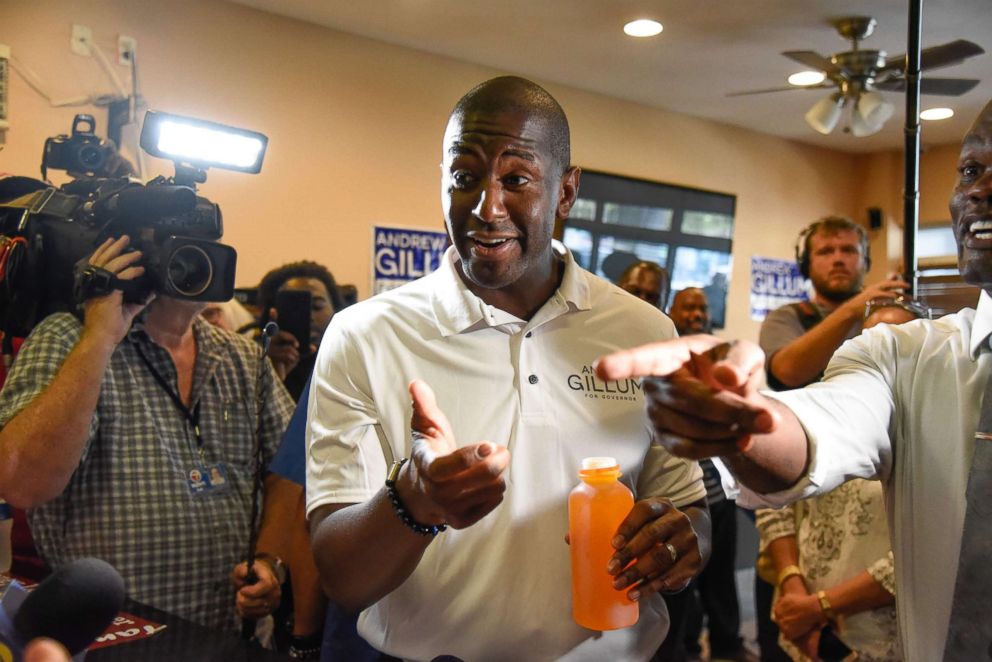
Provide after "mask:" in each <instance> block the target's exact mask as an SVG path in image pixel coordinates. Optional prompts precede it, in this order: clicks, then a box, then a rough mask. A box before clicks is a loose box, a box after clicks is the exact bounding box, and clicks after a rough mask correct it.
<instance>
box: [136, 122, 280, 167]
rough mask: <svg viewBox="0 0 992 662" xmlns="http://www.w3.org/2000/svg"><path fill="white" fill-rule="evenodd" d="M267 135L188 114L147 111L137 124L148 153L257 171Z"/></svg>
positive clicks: (202, 163) (143, 145)
mask: <svg viewBox="0 0 992 662" xmlns="http://www.w3.org/2000/svg"><path fill="white" fill-rule="evenodd" d="M267 145H268V138H267V137H266V136H265V135H264V134H261V133H258V132H256V131H249V130H247V129H237V128H234V127H230V126H225V125H223V124H217V123H215V122H207V121H204V120H198V119H194V118H191V117H182V116H180V115H170V114H168V113H159V112H154V111H148V112H147V113H145V121H144V124H143V125H142V128H141V147H142V149H144V150H145V151H146V152H148V153H149V154H151V155H152V156H158V157H161V158H166V159H171V160H173V161H177V162H180V163H188V164H190V165H195V166H206V167H211V166H212V167H217V168H225V169H227V170H239V171H242V172H251V173H257V172H259V171H260V170H261V169H262V159H263V157H264V156H265V148H266V146H267Z"/></svg>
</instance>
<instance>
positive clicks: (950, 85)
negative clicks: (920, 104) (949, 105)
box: [875, 78, 981, 97]
mask: <svg viewBox="0 0 992 662" xmlns="http://www.w3.org/2000/svg"><path fill="white" fill-rule="evenodd" d="M980 82H981V81H978V80H975V79H974V78H921V79H920V94H936V95H940V96H945V97H959V96H961V95H962V94H965V93H967V92H970V91H971V90H972V89H974V87H975V86H976V85H978V83H980ZM875 87H876V88H878V89H880V90H886V91H889V92H903V91H905V90H906V79H905V78H894V79H892V80H887V81H884V82H881V83H876V84H875Z"/></svg>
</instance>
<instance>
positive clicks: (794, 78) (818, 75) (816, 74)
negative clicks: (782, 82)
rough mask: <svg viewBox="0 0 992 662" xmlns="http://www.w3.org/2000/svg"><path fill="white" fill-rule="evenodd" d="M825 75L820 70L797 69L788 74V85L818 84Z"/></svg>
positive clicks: (806, 85) (804, 85) (805, 85)
mask: <svg viewBox="0 0 992 662" xmlns="http://www.w3.org/2000/svg"><path fill="white" fill-rule="evenodd" d="M826 77H827V75H826V74H825V73H823V72H822V71H799V72H797V73H794V74H792V75H791V76H789V85H797V86H799V87H808V86H810V85H819V84H820V83H822V82H823V81H824V79H826Z"/></svg>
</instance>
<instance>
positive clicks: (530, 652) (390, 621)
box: [307, 77, 709, 662]
mask: <svg viewBox="0 0 992 662" xmlns="http://www.w3.org/2000/svg"><path fill="white" fill-rule="evenodd" d="M569 158H570V157H569V135H568V123H567V120H566V119H565V115H564V112H563V111H562V110H561V107H560V106H559V105H558V103H557V102H556V101H555V100H554V99H553V98H552V97H551V95H549V94H548V93H547V92H546V91H545V90H543V89H542V88H540V87H539V86H537V85H535V84H534V83H531V82H530V81H526V80H524V79H520V78H514V77H504V78H497V79H494V80H491V81H487V82H486V83H483V84H481V85H480V86H478V87H476V88H475V89H474V90H472V91H471V92H469V93H468V94H467V95H466V96H465V97H463V98H462V100H461V101H460V102H459V103H458V104H457V105H456V106H455V109H454V111H453V112H452V114H451V117H450V119H449V122H448V126H447V130H446V132H445V136H444V154H443V163H442V191H441V192H442V195H441V197H442V203H443V207H444V214H445V220H446V225H447V230H448V234H449V236H450V237H451V240H452V243H453V246H452V248H451V249H449V250H448V252H447V253H446V254H445V258H444V260H443V261H442V265H441V266H440V268H439V269H438V270H437V271H435V272H434V273H432V274H430V275H428V276H426V277H424V278H422V279H420V280H419V281H416V282H414V283H411V284H409V285H406V286H404V287H401V288H398V289H396V290H393V291H391V292H388V293H385V294H381V295H379V296H376V297H373V298H372V299H369V300H368V301H365V302H363V303H360V304H358V305H355V306H352V307H350V308H347V309H345V310H344V311H341V312H340V313H338V315H336V316H335V318H334V320H333V321H332V322H331V326H330V327H329V329H328V332H327V334H326V335H325V337H324V340H323V342H322V344H321V347H320V352H319V355H318V359H317V366H316V371H315V375H314V382H313V388H312V391H311V395H310V418H309V425H308V428H309V429H308V442H309V451H308V472H307V511H308V516H309V518H310V522H311V530H312V533H313V548H314V554H315V557H316V559H317V563H318V567H319V568H320V570H321V576H322V582H323V585H324V589H325V591H327V593H328V595H329V596H330V597H331V599H332V600H333V601H335V602H337V603H339V604H342V605H344V606H345V607H348V608H352V609H363V610H364V611H363V612H362V615H361V617H360V619H359V631H360V633H361V634H362V635H363V636H364V637H365V638H366V639H367V640H368V641H369V642H370V643H371V644H372V645H373V646H375V647H376V648H377V649H379V650H380V651H383V652H384V653H386V654H387V655H388V656H396V657H401V658H405V659H411V660H431V659H433V658H435V657H437V656H440V655H452V656H456V657H458V658H461V659H464V660H471V661H472V662H476V661H478V660H487V659H527V660H552V659H568V660H607V659H615V660H638V659H640V660H646V659H648V658H650V657H651V655H652V654H653V653H654V651H655V650H656V649H657V648H658V646H659V644H660V643H661V641H662V640H663V639H664V636H665V632H666V630H667V614H666V612H665V608H664V603H663V601H662V600H661V596H660V595H658V592H659V591H675V590H680V589H682V588H683V587H684V586H685V585H686V584H687V583H688V581H689V580H690V579H691V578H692V577H693V576H694V575H695V574H696V573H697V572H698V571H699V569H700V568H701V567H702V565H703V563H704V562H705V559H706V558H707V557H708V555H709V550H708V547H709V543H708V540H709V519H708V515H707V512H706V505H705V490H704V488H703V484H702V473H701V471H700V470H699V468H698V466H697V465H696V463H695V462H692V461H686V460H681V459H677V458H675V457H673V456H671V455H669V454H668V453H667V452H666V451H664V450H663V449H662V448H661V447H660V446H658V445H657V444H655V443H653V438H652V432H651V430H650V429H649V427H648V426H647V425H646V422H645V421H644V419H643V416H642V413H641V412H642V411H643V406H644V397H643V393H642V390H641V383H640V381H639V380H621V381H616V382H604V381H602V380H600V379H598V378H596V377H595V376H594V375H593V369H592V362H593V360H594V359H595V358H596V357H597V356H599V355H600V354H602V353H603V352H604V351H607V350H609V349H613V348H617V349H618V348H623V347H630V346H633V345H636V344H638V343H641V342H645V341H648V340H658V339H665V338H671V337H673V336H674V329H673V325H672V323H671V321H670V320H669V319H668V318H667V317H665V316H664V314H662V313H661V312H660V311H659V310H658V309H657V308H655V307H653V306H650V305H648V304H646V303H644V302H642V301H640V300H638V299H636V298H635V297H632V296H630V295H628V294H627V293H625V292H622V291H621V290H620V289H619V288H616V287H614V286H613V285H610V284H609V283H607V282H606V281H603V280H601V279H599V278H597V277H595V276H593V275H592V274H590V273H588V272H587V271H584V270H583V269H581V268H580V267H579V266H578V265H577V264H575V261H574V260H573V258H572V256H571V254H570V253H569V252H568V251H567V250H566V249H565V248H564V247H563V246H562V245H561V244H559V243H557V242H553V241H552V239H551V235H552V230H553V228H554V225H555V221H556V220H559V221H560V220H563V219H565V218H567V216H568V212H569V210H570V208H571V205H572V203H573V202H574V201H575V197H576V194H577V192H578V184H579V169H578V168H576V167H573V166H570V165H569ZM435 390H436V395H435ZM411 399H412V401H413V402H412V404H411ZM411 421H412V422H411ZM602 455H608V456H613V457H615V458H617V460H618V461H619V463H620V467H621V470H622V472H623V475H624V477H623V480H625V481H626V482H627V483H628V485H630V486H631V487H632V488H633V489H634V493H635V498H636V499H637V504H636V505H635V507H634V509H633V510H632V511H631V513H630V514H629V515H628V517H627V519H626V520H625V521H624V523H623V524H622V525H621V527H620V529H619V530H618V535H617V539H616V540H615V541H614V546H615V547H616V548H617V551H616V553H615V556H614V557H613V559H612V560H611V563H610V565H609V567H608V568H606V567H604V568H603V572H604V574H606V573H609V574H612V575H614V576H615V581H614V586H615V587H616V588H617V589H618V590H623V591H625V592H626V594H627V595H628V596H630V597H631V599H634V600H638V601H639V602H640V605H641V609H640V620H639V621H638V623H637V624H636V625H635V626H632V627H630V628H626V629H622V630H615V631H610V632H605V633H600V632H594V631H591V630H586V629H584V628H582V627H580V626H578V625H576V624H575V622H574V621H573V620H572V617H571V599H570V598H571V591H570V565H569V552H568V547H567V545H566V543H565V541H564V536H565V533H566V531H567V497H568V493H569V491H570V490H571V489H572V487H573V486H574V485H575V484H576V483H577V482H578V474H577V472H578V468H579V465H580V463H581V460H582V458H583V457H587V456H602ZM405 458H409V460H408V461H405ZM387 659H388V658H387Z"/></svg>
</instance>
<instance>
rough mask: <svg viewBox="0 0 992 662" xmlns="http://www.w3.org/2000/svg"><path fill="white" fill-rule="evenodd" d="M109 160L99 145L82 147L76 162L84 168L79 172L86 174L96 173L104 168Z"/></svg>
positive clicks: (77, 154)
mask: <svg viewBox="0 0 992 662" xmlns="http://www.w3.org/2000/svg"><path fill="white" fill-rule="evenodd" d="M106 160H107V155H106V154H105V153H104V151H103V150H102V149H100V147H99V145H80V147H79V151H77V152H76V161H77V163H78V164H79V165H80V166H82V167H80V168H79V170H81V171H84V172H95V171H97V170H99V169H100V168H102V167H103V164H104V162H105V161H106Z"/></svg>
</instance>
